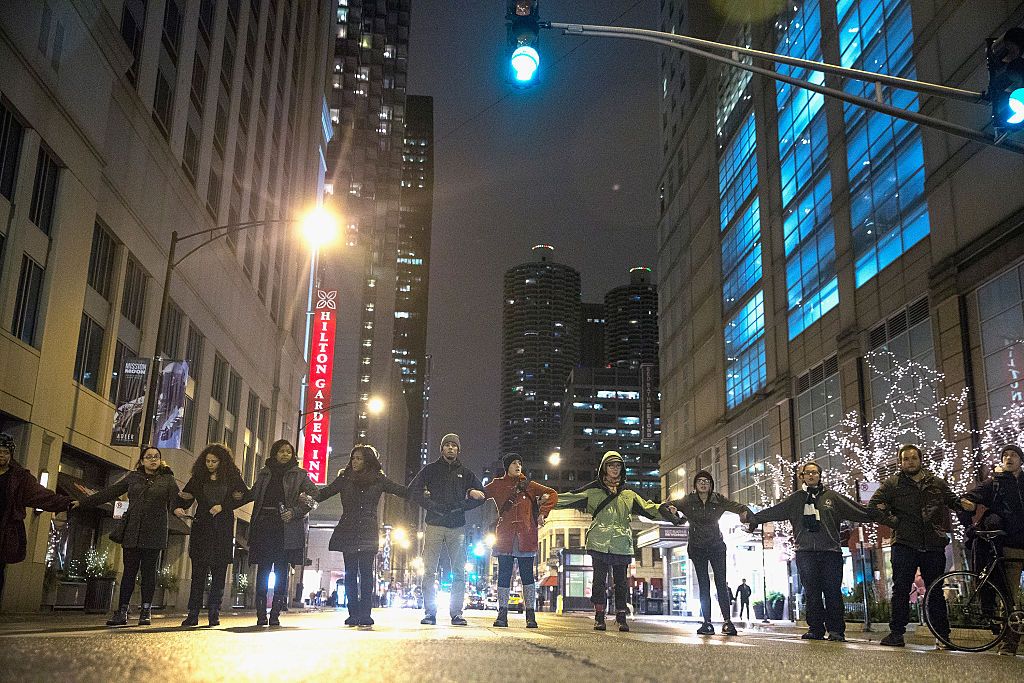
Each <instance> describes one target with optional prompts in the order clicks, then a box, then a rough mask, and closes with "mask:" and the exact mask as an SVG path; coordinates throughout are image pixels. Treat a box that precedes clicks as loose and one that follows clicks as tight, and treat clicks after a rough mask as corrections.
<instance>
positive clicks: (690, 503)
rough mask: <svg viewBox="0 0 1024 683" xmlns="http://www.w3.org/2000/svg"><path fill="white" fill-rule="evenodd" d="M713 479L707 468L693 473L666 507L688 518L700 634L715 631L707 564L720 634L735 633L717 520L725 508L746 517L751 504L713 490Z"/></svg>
mask: <svg viewBox="0 0 1024 683" xmlns="http://www.w3.org/2000/svg"><path fill="white" fill-rule="evenodd" d="M714 488H715V480H714V479H713V478H712V477H711V473H710V472H708V471H707V470H701V471H700V472H698V473H697V474H696V475H694V477H693V491H692V492H691V493H689V494H687V495H686V496H685V497H684V498H682V499H681V500H678V501H672V502H670V503H669V508H668V509H669V511H670V512H673V513H675V512H676V511H678V512H679V513H680V514H682V516H683V518H684V519H685V520H686V521H689V522H690V536H689V541H688V542H687V545H686V552H687V555H688V556H689V558H690V562H691V563H692V564H693V568H694V571H696V572H697V588H698V591H699V593H700V614H701V616H702V617H703V618H704V623H703V624H701V626H700V628H698V629H697V633H698V634H700V635H702V636H710V635H714V633H715V627H714V625H712V623H711V578H710V577H709V575H708V568H709V567H710V568H711V571H713V572H714V574H715V593H716V595H717V598H718V609H719V610H721V612H722V621H723V624H722V635H725V636H734V635H736V627H735V626H734V625H733V623H732V619H731V618H730V610H729V605H730V604H731V603H732V597H731V591H730V590H729V585H728V583H726V576H725V572H726V548H725V538H724V537H723V536H722V528H721V526H720V525H719V521H720V520H721V519H722V515H724V514H725V513H726V512H732V513H734V514H736V515H739V517H740V521H741V522H745V521H747V515H748V514H750V508H748V507H747V506H746V505H741V504H740V503H736V502H734V501H731V500H729V499H728V498H726V497H725V496H723V495H722V494H721V493H718V492H717V491H715V490H714Z"/></svg>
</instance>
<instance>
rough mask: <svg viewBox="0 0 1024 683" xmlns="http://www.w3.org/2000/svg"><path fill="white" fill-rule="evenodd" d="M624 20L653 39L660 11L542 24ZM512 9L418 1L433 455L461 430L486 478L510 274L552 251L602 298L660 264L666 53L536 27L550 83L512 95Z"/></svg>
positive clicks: (477, 2) (605, 4) (645, 6)
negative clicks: (430, 136) (634, 271)
mask: <svg viewBox="0 0 1024 683" xmlns="http://www.w3.org/2000/svg"><path fill="white" fill-rule="evenodd" d="M634 5H635V6H634ZM631 7H632V8H631ZM627 8H631V9H629V11H628V12H626V14H625V15H623V16H622V17H621V18H620V19H619V20H618V21H617V22H616V23H617V24H618V25H622V26H636V27H642V28H656V26H657V19H658V3H657V0H640V1H639V2H635V3H634V2H633V0H575V1H570V0H542V2H541V16H542V18H543V19H545V20H547V21H571V22H578V23H594V24H602V23H610V22H612V20H614V19H615V18H616V17H617V16H618V15H619V14H621V13H622V12H623V11H624V10H627ZM504 12H505V0H416V1H415V2H414V3H413V12H412V30H411V37H410V41H411V47H410V57H409V93H410V94H416V95H431V96H433V98H434V130H435V137H436V147H435V150H436V158H435V186H434V222H433V240H432V249H431V269H430V326H429V336H428V340H427V352H428V353H430V354H432V356H433V374H432V391H431V396H430V407H431V415H430V443H431V446H432V452H433V453H435V455H436V445H437V443H438V441H439V440H440V437H441V435H443V434H444V433H446V432H450V431H454V432H457V433H459V434H460V435H461V437H462V445H463V451H464V453H465V455H466V457H467V459H468V460H469V462H470V463H471V464H472V465H474V466H475V467H476V469H477V470H478V471H479V469H480V468H482V467H483V466H484V463H489V462H492V461H493V460H494V459H496V458H498V457H500V454H499V453H498V447H499V408H500V371H501V283H502V276H503V273H504V271H505V270H506V269H508V268H509V267H510V266H513V265H515V264H517V263H522V262H524V261H527V260H528V259H529V256H530V247H531V246H533V245H534V244H538V243H548V244H552V245H554V246H555V258H556V260H558V261H561V262H563V263H567V264H569V265H571V266H572V267H574V268H576V269H577V270H578V271H579V272H580V274H581V276H582V280H583V299H584V301H588V300H589V301H599V300H601V299H602V297H603V295H604V292H605V291H607V290H608V289H611V288H612V287H614V286H617V285H619V284H623V283H625V282H627V281H628V272H627V271H628V269H629V268H630V267H631V266H635V265H649V266H651V267H653V266H654V265H655V255H656V250H655V227H656V223H657V219H658V205H657V187H656V185H657V177H658V172H659V166H660V164H661V153H660V148H659V146H660V144H661V143H660V137H659V131H658V116H659V100H660V94H661V93H660V83H659V74H658V59H659V50H660V49H662V48H660V47H658V46H655V45H650V44H645V43H640V42H635V41H623V40H614V39H607V38H605V39H600V38H595V39H590V40H588V41H586V42H585V43H584V40H585V39H581V38H577V37H572V36H562V35H561V34H560V33H559V32H557V31H553V30H546V31H542V32H541V73H542V75H541V81H540V83H539V84H538V85H536V86H534V87H533V88H531V89H528V90H524V91H521V90H513V88H512V87H511V86H510V85H509V84H508V83H507V82H506V81H505V71H504V69H505V59H506V58H507V47H506V39H505V24H504ZM581 43H582V44H581ZM574 48H575V50H574ZM570 51H572V53H571V54H569V53H570ZM502 98H504V99H502ZM499 100H501V101H500V102H499ZM492 105H493V106H492ZM488 107H490V108H488ZM485 110H486V111H485Z"/></svg>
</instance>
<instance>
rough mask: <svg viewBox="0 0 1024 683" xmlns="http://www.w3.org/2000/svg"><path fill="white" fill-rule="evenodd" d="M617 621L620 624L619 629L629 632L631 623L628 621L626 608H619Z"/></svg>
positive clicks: (616, 614) (616, 616)
mask: <svg viewBox="0 0 1024 683" xmlns="http://www.w3.org/2000/svg"><path fill="white" fill-rule="evenodd" d="M615 623H617V624H618V625H619V630H620V631H624V632H627V633H628V632H629V624H627V623H626V610H619V611H618V612H616V613H615Z"/></svg>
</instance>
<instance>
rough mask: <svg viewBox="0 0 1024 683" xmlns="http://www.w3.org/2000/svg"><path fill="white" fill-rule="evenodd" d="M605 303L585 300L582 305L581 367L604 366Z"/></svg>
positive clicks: (579, 364)
mask: <svg viewBox="0 0 1024 683" xmlns="http://www.w3.org/2000/svg"><path fill="white" fill-rule="evenodd" d="M604 328H605V317H604V304H594V303H586V302H584V303H583V304H582V305H581V306H580V360H579V363H578V366H579V367H584V368H601V367H604V365H605V363H606V361H605V352H604Z"/></svg>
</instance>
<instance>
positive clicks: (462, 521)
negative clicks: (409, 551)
mask: <svg viewBox="0 0 1024 683" xmlns="http://www.w3.org/2000/svg"><path fill="white" fill-rule="evenodd" d="M461 450H462V442H461V440H460V439H459V435H458V434H445V435H444V437H442V439H441V457H440V458H438V459H437V460H435V461H433V462H431V463H427V464H426V465H424V467H423V469H421V470H420V471H419V473H418V474H417V475H416V476H415V477H414V478H413V480H412V481H411V482H410V483H409V496H410V497H411V498H412V499H413V500H415V501H416V502H417V503H418V504H419V505H420V506H421V507H422V508H423V509H424V510H426V512H427V515H426V520H425V521H426V524H425V526H424V530H423V565H424V572H423V611H424V615H423V619H421V620H420V623H421V624H424V625H430V626H433V625H434V624H436V623H437V581H436V579H437V565H438V562H439V561H440V559H441V553H442V552H443V551H447V552H448V557H449V560H450V561H451V571H452V587H451V597H450V600H449V604H448V613H449V615H450V616H451V620H452V622H451V623H452V626H466V625H467V622H466V620H465V619H464V618H463V616H462V609H463V604H464V602H465V598H466V511H467V510H472V509H473V508H477V507H480V506H481V505H483V502H484V498H485V497H484V492H483V491H482V490H481V489H482V488H483V486H482V485H481V483H480V479H479V478H478V477H477V476H476V475H475V474H473V472H471V471H470V470H469V468H468V467H466V466H465V465H464V464H462V462H461V461H460V460H459V453H460V452H461Z"/></svg>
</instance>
